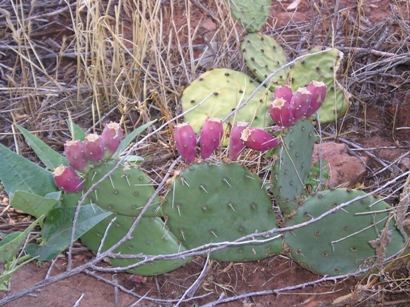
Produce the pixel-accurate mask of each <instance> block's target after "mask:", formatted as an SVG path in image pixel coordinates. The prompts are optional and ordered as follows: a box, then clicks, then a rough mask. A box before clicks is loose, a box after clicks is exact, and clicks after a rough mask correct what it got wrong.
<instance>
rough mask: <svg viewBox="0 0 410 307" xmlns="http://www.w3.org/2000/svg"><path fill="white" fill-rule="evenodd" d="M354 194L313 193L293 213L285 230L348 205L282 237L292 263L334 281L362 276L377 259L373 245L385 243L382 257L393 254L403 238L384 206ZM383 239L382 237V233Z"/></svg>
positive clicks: (381, 202) (401, 246)
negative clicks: (337, 207)
mask: <svg viewBox="0 0 410 307" xmlns="http://www.w3.org/2000/svg"><path fill="white" fill-rule="evenodd" d="M365 196H366V193H364V192H362V191H357V190H346V189H337V190H333V191H331V190H327V191H322V192H319V193H317V194H316V195H314V196H312V197H310V198H309V199H307V200H306V201H305V203H304V204H303V206H301V207H300V208H298V210H297V212H296V215H295V216H294V217H293V218H292V219H290V220H289V221H288V223H287V225H286V226H292V225H297V224H300V223H303V222H306V221H309V220H310V219H312V218H316V217H319V216H320V215H321V214H323V213H325V212H326V211H328V210H331V209H333V208H334V207H336V206H338V205H340V204H343V203H347V202H351V201H353V200H355V199H357V198H361V199H360V200H356V201H354V202H352V203H351V204H349V205H348V206H347V207H345V208H343V209H342V210H338V211H336V212H334V213H332V214H330V215H328V216H326V217H324V218H322V219H320V220H318V221H315V222H314V223H312V224H310V225H307V226H304V227H301V228H299V229H296V230H293V231H291V232H288V233H286V235H285V242H286V245H287V246H288V247H289V249H290V251H291V255H292V258H293V259H294V260H295V261H297V262H298V263H299V264H300V265H302V266H304V267H305V268H307V269H309V270H311V271H313V272H316V273H318V274H322V275H328V276H335V275H343V274H349V273H354V272H356V271H359V270H365V269H366V268H368V267H370V266H371V265H373V264H374V263H375V262H376V261H377V260H378V258H377V257H378V256H377V253H376V248H375V246H372V242H375V243H376V242H377V240H378V239H379V238H380V239H381V240H384V242H380V243H381V244H382V245H383V244H384V248H385V250H384V257H386V258H387V257H391V256H393V255H395V254H396V253H398V252H399V251H400V250H401V249H402V248H403V246H404V245H405V238H404V237H403V235H402V234H401V233H400V232H399V230H398V229H397V228H396V226H395V223H394V220H393V219H390V218H389V212H391V209H392V208H391V207H390V206H389V205H388V204H387V203H385V202H384V201H381V200H377V199H376V198H374V197H372V196H367V197H365ZM385 227H387V231H388V232H387V233H386V235H385V237H384V239H383V238H382V236H383V232H384V231H385V230H384V228H385Z"/></svg>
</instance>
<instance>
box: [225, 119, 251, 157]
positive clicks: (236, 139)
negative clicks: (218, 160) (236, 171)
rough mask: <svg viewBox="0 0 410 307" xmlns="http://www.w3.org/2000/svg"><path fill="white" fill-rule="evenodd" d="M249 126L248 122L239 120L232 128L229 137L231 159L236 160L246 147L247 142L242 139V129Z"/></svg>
mask: <svg viewBox="0 0 410 307" xmlns="http://www.w3.org/2000/svg"><path fill="white" fill-rule="evenodd" d="M247 126H248V123H243V122H239V123H236V124H235V125H234V126H233V127H232V129H231V135H230V137H229V150H228V156H229V159H231V160H232V161H235V160H236V159H238V157H239V155H240V154H241V151H242V150H243V149H244V148H245V143H244V141H243V140H241V134H242V131H243V130H244V129H245V128H246V127H247Z"/></svg>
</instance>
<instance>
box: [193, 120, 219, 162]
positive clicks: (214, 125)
mask: <svg viewBox="0 0 410 307" xmlns="http://www.w3.org/2000/svg"><path fill="white" fill-rule="evenodd" d="M223 129H224V128H223V123H222V120H220V119H218V118H208V119H207V120H206V121H205V123H204V125H203V126H202V130H201V136H200V138H199V145H200V147H201V158H202V159H206V158H209V156H210V155H211V154H212V153H213V152H214V151H215V149H217V148H218V146H219V144H220V143H221V139H222V135H223Z"/></svg>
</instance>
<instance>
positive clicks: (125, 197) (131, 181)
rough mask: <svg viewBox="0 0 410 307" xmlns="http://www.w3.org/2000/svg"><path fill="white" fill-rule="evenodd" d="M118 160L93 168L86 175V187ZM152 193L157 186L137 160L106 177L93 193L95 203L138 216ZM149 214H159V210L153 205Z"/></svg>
mask: <svg viewBox="0 0 410 307" xmlns="http://www.w3.org/2000/svg"><path fill="white" fill-rule="evenodd" d="M115 163H116V161H115V160H113V161H109V162H107V163H104V164H101V165H100V166H98V167H95V168H93V169H91V170H90V171H89V172H88V173H87V175H86V181H85V185H84V188H85V189H86V190H88V189H89V188H90V187H91V186H92V185H93V184H94V183H96V182H97V181H98V180H100V179H101V178H102V177H103V176H104V175H105V174H106V173H108V172H109V171H110V170H111V169H112V168H113V167H114V165H115ZM152 194H154V188H153V187H152V183H151V180H150V179H149V177H148V176H147V175H146V174H145V173H144V172H142V171H141V170H140V169H138V168H137V167H136V166H135V165H134V164H128V163H125V164H123V165H120V166H119V167H118V168H117V169H116V170H115V171H114V172H113V173H112V174H111V175H110V176H109V177H107V178H106V179H104V180H103V181H102V182H101V183H100V184H99V185H98V186H97V188H96V189H95V190H94V192H93V193H91V195H90V197H91V200H92V201H93V202H94V203H96V204H97V205H98V206H100V207H101V208H103V209H105V210H108V211H112V212H114V213H116V214H122V215H127V216H136V215H138V213H139V211H140V210H141V209H142V208H143V207H144V205H145V204H146V202H147V201H148V199H149V197H150V196H151V195H152ZM156 203H158V201H157V202H156ZM154 207H157V206H155V202H154V203H153V204H152V206H151V208H154ZM145 216H156V212H155V210H154V209H149V210H148V211H147V213H146V214H145Z"/></svg>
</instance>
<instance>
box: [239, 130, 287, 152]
mask: <svg viewBox="0 0 410 307" xmlns="http://www.w3.org/2000/svg"><path fill="white" fill-rule="evenodd" d="M241 139H242V140H243V141H244V142H245V146H246V147H249V148H251V149H254V150H258V151H266V150H269V149H272V148H274V147H276V146H278V145H279V144H280V140H279V139H278V138H276V137H274V136H272V135H271V134H269V133H268V132H266V131H265V130H263V129H259V128H246V129H244V130H243V131H242V135H241Z"/></svg>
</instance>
